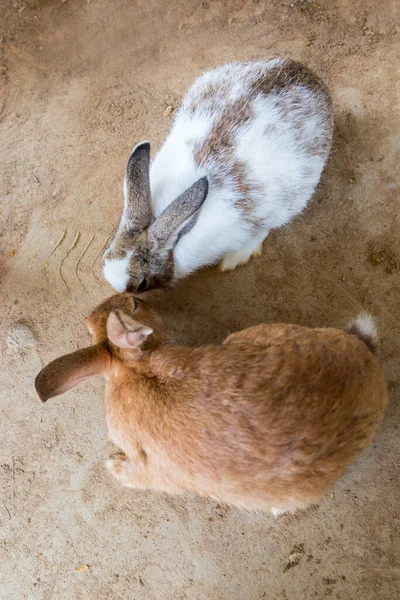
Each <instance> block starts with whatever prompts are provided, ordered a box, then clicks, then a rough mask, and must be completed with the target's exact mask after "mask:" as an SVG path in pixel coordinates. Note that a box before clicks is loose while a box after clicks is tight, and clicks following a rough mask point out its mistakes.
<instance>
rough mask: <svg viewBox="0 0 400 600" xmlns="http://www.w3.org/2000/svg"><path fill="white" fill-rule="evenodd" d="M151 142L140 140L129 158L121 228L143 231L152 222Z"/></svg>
mask: <svg viewBox="0 0 400 600" xmlns="http://www.w3.org/2000/svg"><path fill="white" fill-rule="evenodd" d="M149 169H150V144H149V142H140V144H137V146H135V148H134V149H133V150H132V154H131V155H130V157H129V159H128V163H127V165H126V171H125V180H124V209H123V211H122V216H121V222H120V226H119V229H120V230H124V231H141V230H142V229H144V228H145V227H147V225H148V224H149V223H150V219H151V196H150V178H149Z"/></svg>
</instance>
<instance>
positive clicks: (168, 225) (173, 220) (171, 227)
mask: <svg viewBox="0 0 400 600" xmlns="http://www.w3.org/2000/svg"><path fill="white" fill-rule="evenodd" d="M208 188H209V179H208V177H202V178H201V179H199V180H198V181H196V183H194V184H193V185H192V186H191V187H190V188H188V189H187V190H186V191H185V192H183V194H181V195H180V196H179V197H178V198H177V199H176V200H174V201H173V202H171V204H170V205H169V206H167V208H166V209H165V210H164V211H163V212H162V213H161V215H160V216H159V217H157V219H156V220H155V221H154V223H153V224H152V225H151V226H150V227H149V240H150V241H151V242H152V243H153V244H155V245H156V246H157V247H158V248H160V249H161V248H172V247H173V246H174V245H175V244H176V242H177V240H178V239H179V234H183V233H187V232H188V231H190V229H191V228H192V227H193V225H194V224H195V222H196V217H197V215H196V213H197V211H198V210H199V209H200V208H201V206H202V204H203V202H204V200H205V199H206V198H207V194H208Z"/></svg>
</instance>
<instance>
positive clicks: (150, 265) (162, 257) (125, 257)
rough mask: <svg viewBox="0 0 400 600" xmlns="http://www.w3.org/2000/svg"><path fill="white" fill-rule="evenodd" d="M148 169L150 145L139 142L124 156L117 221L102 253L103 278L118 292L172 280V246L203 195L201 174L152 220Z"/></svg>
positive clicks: (191, 219) (189, 225)
mask: <svg viewBox="0 0 400 600" xmlns="http://www.w3.org/2000/svg"><path fill="white" fill-rule="evenodd" d="M149 167H150V144H149V143H148V142H141V143H140V144H138V145H137V146H136V147H135V148H134V150H133V152H132V154H131V155H130V157H129V160H128V164H127V167H126V172H125V180H124V207H123V211H122V216H121V221H120V224H119V226H118V229H117V231H116V233H115V236H114V239H113V240H112V242H111V245H110V247H109V248H108V249H107V250H106V252H105V254H104V266H103V274H104V277H105V279H106V280H107V281H108V282H109V283H110V284H111V285H112V286H113V287H114V288H115V289H116V290H117V291H118V292H125V291H128V292H136V291H137V292H142V291H145V290H148V289H151V288H156V287H167V286H169V285H171V284H172V283H173V282H174V256H173V250H174V247H175V245H176V244H177V242H178V240H179V237H180V236H181V235H183V234H184V233H187V232H188V231H189V230H190V229H191V228H192V227H193V225H194V224H195V222H196V217H197V213H198V210H199V209H200V207H201V206H202V204H203V202H204V200H205V199H206V197H207V193H208V178H207V177H202V178H201V179H199V180H198V181H196V182H195V183H194V184H193V185H192V186H191V187H190V188H188V189H187V190H186V191H185V192H183V194H181V195H180V196H179V197H178V198H176V199H175V200H174V201H173V202H171V204H169V205H168V206H167V208H166V209H165V210H164V211H163V212H162V213H161V215H159V216H158V217H157V218H156V219H155V220H153V218H152V214H151V192H150V178H149Z"/></svg>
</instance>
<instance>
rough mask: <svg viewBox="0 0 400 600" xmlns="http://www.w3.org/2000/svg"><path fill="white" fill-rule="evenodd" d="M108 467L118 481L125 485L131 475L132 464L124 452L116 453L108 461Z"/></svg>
mask: <svg viewBox="0 0 400 600" xmlns="http://www.w3.org/2000/svg"><path fill="white" fill-rule="evenodd" d="M106 467H107V469H108V470H109V471H110V473H111V475H113V476H114V477H115V478H116V479H118V481H119V482H120V483H122V484H124V483H125V482H126V481H127V480H128V478H129V475H130V462H129V460H128V458H127V456H126V454H124V453H123V452H116V453H115V454H112V455H111V456H110V458H109V459H108V460H106Z"/></svg>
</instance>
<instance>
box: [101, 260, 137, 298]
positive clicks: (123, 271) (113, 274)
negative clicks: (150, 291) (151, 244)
mask: <svg viewBox="0 0 400 600" xmlns="http://www.w3.org/2000/svg"><path fill="white" fill-rule="evenodd" d="M133 252H134V250H130V251H129V252H128V253H127V255H126V256H125V257H124V258H111V259H107V260H105V261H104V266H103V275H104V278H105V279H106V280H107V281H108V282H109V284H110V285H112V286H113V288H114V289H115V290H117V292H125V290H126V286H127V285H128V281H129V261H130V259H131V257H132V256H133Z"/></svg>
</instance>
